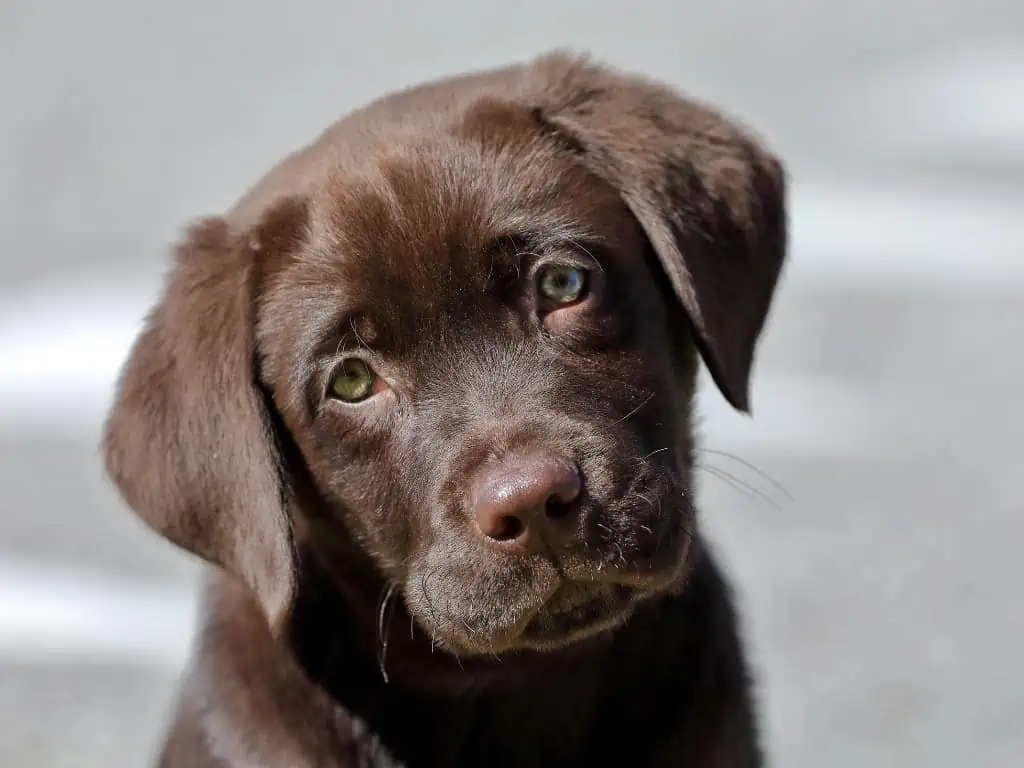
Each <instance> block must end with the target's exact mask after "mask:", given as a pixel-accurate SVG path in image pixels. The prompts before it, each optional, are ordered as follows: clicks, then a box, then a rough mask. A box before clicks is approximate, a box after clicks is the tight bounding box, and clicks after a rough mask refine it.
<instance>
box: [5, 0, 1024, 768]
mask: <svg viewBox="0 0 1024 768" xmlns="http://www.w3.org/2000/svg"><path fill="white" fill-rule="evenodd" d="M560 45H568V46H571V47H575V48H578V49H583V50H589V51H591V52H593V53H594V54H596V55H598V56H600V57H601V58H603V59H606V60H608V61H610V62H612V63H614V64H618V65H621V66H625V67H628V68H630V69H636V70H640V71H643V72H646V73H648V74H650V75H653V76H657V77H661V78H664V79H667V80H669V81H670V82H672V83H674V84H675V85H677V86H679V87H681V88H683V89H685V90H688V91H690V92H692V93H693V94H696V95H698V96H700V97H701V98H703V99H706V100H709V101H712V102H714V103H715V104H717V105H719V106H722V107H724V108H725V109H726V110H727V111H728V112H730V113H731V114H733V115H735V116H737V117H739V118H741V119H742V120H744V121H746V122H747V123H748V124H750V125H752V126H754V127H755V128H756V129H757V130H758V131H760V132H761V133H762V134H763V135H764V136H766V137H767V138H768V139H769V140H770V142H771V143H772V145H773V146H774V147H775V148H776V149H777V150H778V151H779V152H780V153H781V154H782V155H783V156H784V157H785V158H786V159H787V160H788V163H789V166H790V170H791V173H792V178H793V194H792V203H791V205H792V207H791V213H792V227H793V249H792V255H791V261H790V265H789V269H788V272H787V274H786V279H785V283H784V286H783V288H782V290H781V292H780V294H779V298H778V301H777V303H776V307H777V309H776V311H775V313H774V315H773V317H772V321H771V324H770V327H769V329H768V333H767V337H766V339H765V343H764V345H763V347H762V350H761V356H760V362H759V365H758V368H757V377H758V378H757V383H756V386H755V389H754V418H753V419H752V420H749V419H743V418H739V417H737V416H734V415H732V414H731V413H729V412H728V410H727V409H726V408H725V406H724V405H723V403H722V401H721V399H720V398H719V397H718V396H717V395H716V393H715V392H714V391H713V390H711V389H708V390H707V391H706V392H705V397H704V412H705V416H706V420H705V424H704V430H705V445H706V446H708V447H709V448H712V449H716V450H723V451H728V452H730V453H733V454H735V455H736V456H739V457H741V458H742V459H744V460H746V461H749V462H752V463H753V464H754V465H756V466H757V467H758V468H759V469H760V470H762V471H763V472H765V473H768V474H769V475H770V476H771V477H772V478H774V479H775V480H776V481H778V482H779V483H781V484H782V485H784V486H785V488H786V489H787V490H788V491H789V492H790V493H791V494H792V496H793V500H792V501H790V500H788V499H786V498H785V497H784V495H783V494H781V492H779V491H778V490H777V489H775V488H774V487H773V486H772V485H771V483H769V482H768V481H766V480H764V479H763V478H762V477H761V476H760V475H759V474H758V473H757V472H755V471H753V470H751V469H750V468H749V467H747V466H745V465H743V464H740V463H738V462H736V461H734V460H732V459H729V458H727V457H725V456H722V455H717V454H707V455H706V457H705V459H706V462H707V463H708V464H709V465H711V468H710V469H708V470H707V471H706V472H705V473H703V474H702V488H701V493H702V498H703V514H704V518H705V525H706V526H707V529H708V530H709V531H710V533H711V536H712V538H713V539H714V540H715V542H716V543H717V546H718V549H719V550H720V552H721V553H722V556H723V558H724V560H725V562H726V563H727V565H728V567H729V569H730V571H731V573H732V574H733V577H734V579H735V582H736V585H737V588H738V591H739V596H740V600H741V603H742V606H743V610H744V616H745V621H746V627H747V632H748V635H749V638H750V642H751V645H752V652H753V654H754V657H755V661H756V664H757V667H758V669H759V673H760V679H761V684H762V692H761V698H762V700H763V704H764V713H765V729H766V740H767V746H768V748H769V751H770V754H771V756H772V758H773V763H774V764H775V765H778V766H794V767H797V768H799V767H801V766H803V767H806V768H812V767H814V768H820V766H836V767H837V768H840V767H842V768H845V767H846V766H849V767H850V768H854V767H857V768H862V767H863V766H872V767H876V768H882V767H884V766H910V765H915V766H916V765H920V766H930V767H932V768H938V767H940V766H951V767H952V766H967V765H970V766H991V767H992V768H996V767H1004V766H1005V767H1006V768H1010V767H1011V766H1014V767H1015V766H1020V765H1024V659H1022V649H1024V610H1022V600H1021V588H1022V587H1024V560H1022V557H1021V548H1022V545H1024V541H1022V534H1024V515H1022V513H1024V502H1022V501H1021V496H1020V490H1019V487H1020V477H1021V465H1022V462H1024V448H1022V442H1024V417H1022V414H1021V397H1022V395H1024V360H1022V350H1024V344H1022V341H1021V340H1022V338H1024V4H1022V3H1021V2H1020V0H943V1H941V2H940V0H862V2H859V3H852V2H839V1H838V0H813V1H812V0H758V2H752V1H750V2H734V1H732V0H717V2H714V3H711V2H703V3H696V2H690V3H687V2H679V0H657V1H654V0H649V1H648V2H642V3H626V2H619V3H615V2H612V1H611V0H573V1H572V2H565V1H563V2H551V1H550V0H515V1H514V2H496V1H495V0H433V1H431V0H419V1H418V2H414V1H410V2H383V1H378V2H374V3H370V2H360V3H356V2H345V1H341V2H339V1H338V0H321V1H320V2H297V1H294V2H290V3H277V4H272V3H263V4H260V3H254V2H243V0H234V1H228V0H205V2H200V0H181V2H177V3H161V4H157V3H141V2H138V1H137V0H92V1H91V2H73V0H5V2H3V3H2V4H0V96H2V98H0V487H2V489H3V493H2V494H0V765H3V766H5V768H6V767H10V768H50V767H53V768H56V767H58V766H69V767H72V766H73V767H74V768H90V767H91V766H97V767H98V766H103V767H104V768H121V767H122V766H123V767H124V768H129V767H130V766H131V767H135V766H139V765H144V764H145V762H146V758H147V756H149V755H151V754H152V751H153V749H154V748H155V746H156V744H157V740H158V738H159V735H160V729H161V727H162V725H163V722H164V718H165V717H166V713H167V707H168V704H169V697H170V696H171V694H172V691H173V686H174V684H175V680H176V675H177V673H178V670H179V669H180V667H181V664H182V663H183V659H184V658H185V655H186V654H187V651H188V647H189V637H190V634H191V632H192V630H193V627H194V621H193V608H194V592H193V589H194V585H195V578H196V572H197V566H196V564H195V563H194V562H192V561H191V560H189V559H188V558H187V557H185V556H184V555H182V554H179V553H177V552H175V551H174V550H172V549H171V548H170V547H169V546H167V545H164V544H162V543H161V542H159V541H158V540H157V539H156V538H155V537H154V536H151V535H150V534H149V533H148V532H146V531H144V530H143V529H142V527H141V525H139V524H137V523H136V522H135V520H134V519H133V518H132V517H131V516H130V514H129V513H128V512H127V511H126V510H125V509H124V508H123V507H122V506H121V505H120V504H119V503H118V501H117V500H116V498H115V496H114V494H113V493H112V491H111V489H110V488H109V487H108V485H107V484H106V483H105V481H104V480H103V478H102V475H101V471H100V466H99V462H98V458H97V452H96V448H95V444H96V439H97V434H98V429H99V424H100V420H101V418H102V414H103V411H104V408H105V407H106V405H107V403H108V400H109V398H110V396H111V386H112V382H113V379H114V376H115V375H116V372H117V368H118V366H119V364H120V362H121V361H122V359H123V357H124V355H125V352H126V350H127V347H128V344H129V343H130V341H131V339H132V336H133V334H134V332H135V331H136V329H137V328H138V324H139V321H140V319H141V317H142V315H143V314H144V312H145V311H146V309H147V306H148V304H149V302H150V301H151V300H152V299H153V296H154V293H155V291H156V289H157V286H158V284H159V279H160V276H161V274H162V271H163V269H164V266H165V264H166V255H167V251H166V246H167V243H168V242H169V241H170V240H171V239H173V238H174V237H175V236H176V234H177V232H178V231H179V229H180V227H181V225H182V224H183V223H184V222H186V221H187V220H189V219H191V218H193V217H195V216H198V215H201V214H207V213H214V212H218V211H221V210H223V209H224V208H226V207H227V206H229V205H230V204H231V202H232V201H233V199H234V198H235V197H236V196H237V195H239V194H240V193H241V192H242V191H243V190H244V189H245V188H246V187H247V186H248V185H249V184H250V183H252V182H253V181H254V180H255V178H256V177H257V176H259V175H260V174H261V173H262V172H263V171H264V170H266V169H267V168H268V167H269V165H270V164H271V163H273V162H274V161H276V160H277V159H278V158H279V157H280V156H281V155H283V154H284V153H285V152H287V151H290V150H291V149H294V148H296V147H297V146H299V145H300V144H302V143H304V142H305V141H307V140H309V139H310V138H312V137H313V136H314V135H315V134H316V133H318V132H319V131H320V130H321V129H322V128H324V127H325V126H326V125H327V124H328V123H329V122H331V121H332V120H333V119H334V118H336V117H337V116H339V115H340V114H341V113H342V112H344V111H346V110H348V109H350V108H353V107H355V106H357V105H359V104H360V103H362V102H364V101H366V100H368V99H370V98H372V97H374V96H376V95H379V94H381V93H382V92H384V91H387V90H390V89H393V88H396V87H399V86H403V85H407V84H409V83H412V82H415V81H419V80H423V79H427V78H431V77H434V76H436V75H441V74H446V73H453V72H457V71H460V70H465V69H469V68H475V67H482V66H489V65H496V64H502V63H506V62H508V61H511V60H515V59H520V58H524V57H529V56H532V55H534V54H536V53H538V52H541V51H543V50H545V49H547V48H549V47H552V46H560ZM723 470H724V471H725V472H728V473H729V475H731V476H733V477H734V478H735V480H732V479H730V478H729V477H727V476H724V475H722V474H721V472H722V471H723ZM736 481H739V483H741V484H743V485H740V484H737V482H736ZM744 485H749V486H753V487H754V488H755V489H758V490H760V491H761V492H762V493H764V494H766V495H767V496H769V498H770V500H773V501H774V502H777V503H774V504H773V503H769V502H768V501H765V500H763V499H761V500H758V499H757V498H755V496H756V493H751V492H750V491H749V490H747V489H746V488H745V487H744Z"/></svg>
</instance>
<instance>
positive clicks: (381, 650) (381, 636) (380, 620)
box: [377, 584, 396, 684]
mask: <svg viewBox="0 0 1024 768" xmlns="http://www.w3.org/2000/svg"><path fill="white" fill-rule="evenodd" d="M395 590H396V586H395V585H394V584H389V585H388V588H387V590H386V591H385V593H384V599H383V600H381V601H380V610H379V611H378V613H377V645H378V650H377V666H378V667H380V674H381V677H383V678H384V682H385V684H386V683H388V682H389V680H388V673H387V670H386V669H385V663H386V662H387V657H388V641H389V639H390V637H391V619H392V617H393V615H394V601H393V600H392V598H393V597H394V595H395ZM389 609H390V610H389Z"/></svg>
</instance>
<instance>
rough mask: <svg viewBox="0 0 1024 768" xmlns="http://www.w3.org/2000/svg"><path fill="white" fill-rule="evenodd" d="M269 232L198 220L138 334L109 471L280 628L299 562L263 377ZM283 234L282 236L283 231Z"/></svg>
mask: <svg viewBox="0 0 1024 768" xmlns="http://www.w3.org/2000/svg"><path fill="white" fill-rule="evenodd" d="M280 218H281V217H280V216H279V215H278V216H271V217H270V218H269V224H268V223H267V222H266V221H265V222H264V225H265V226H269V227H270V229H271V231H268V232H264V231H263V229H260V228H258V229H257V230H255V231H254V232H247V233H242V234H240V235H235V234H233V233H232V232H231V231H230V230H229V226H228V224H227V222H225V221H224V220H222V219H206V220H204V221H202V222H200V223H198V224H196V225H195V226H193V227H192V228H191V229H190V230H189V231H188V233H187V235H186V236H185V238H184V241H183V242H182V243H181V244H180V245H179V246H178V248H177V250H176V260H175V264H174V266H173V268H172V272H171V275H170V278H169V280H168V282H167V284H166V287H165V290H164V294H163V297H162V299H161V301H160V303H159V304H158V305H157V307H156V309H155V310H154V311H153V312H152V314H151V315H150V317H149V318H148V320H147V324H146V327H145V329H144V331H143V332H142V334H141V335H140V336H139V338H138V339H137V340H136V342H135V346H134V347H133V349H132V351H131V354H130V356H129V359H128V361H127V363H126V365H125V368H124V370H123V372H122V374H121V380H120V384H119V387H118V392H117V396H116V398H115V401H114V404H113V407H112V409H111V412H110V414H109V416H108V420H107V424H106V429H105V434H104V439H103V451H104V455H105V460H106V467H107V471H108V473H109V474H110V476H111V478H112V479H113V481H114V482H115V484H116V485H117V487H118V488H119V490H120V491H121V494H122V496H123V497H124V499H125V500H126V501H127V503H128V504H129V505H130V506H131V507H132V508H133V509H134V510H135V512H136V513H137V514H138V515H139V516H140V517H141V518H142V519H143V520H144V521H145V522H146V523H147V524H148V525H149V526H151V527H152V528H153V529H155V530H156V531H157V532H159V533H160V534H162V535H163V536H164V537H166V538H167V539H169V540H170V541H172V542H174V543H175V544H177V545H178V546H180V547H182V548H184V549H186V550H189V551H190V552H193V553H194V554H197V555H199V556H200V557H202V558H204V559H206V560H208V561H210V562H212V563H215V564H217V565H219V566H221V567H222V568H224V569H225V570H227V571H228V572H230V573H232V574H234V575H235V576H237V577H239V578H240V579H242V580H243V581H244V582H245V583H246V584H247V585H248V586H249V588H251V589H252V590H253V591H254V593H255V594H256V596H257V598H258V599H259V601H260V603H261V604H262V606H263V608H264V610H265V611H266V614H267V617H268V619H269V621H270V624H271V627H272V628H274V629H275V630H276V629H279V628H280V625H281V623H282V622H283V621H284V619H285V618H286V616H287V613H288V610H289V608H290V604H291V598H292V593H293V590H294V584H295V576H294V572H293V571H294V561H293V556H292V542H291V534H290V525H289V519H288V516H287V514H286V509H285V504H286V502H285V488H284V487H283V485H282V480H281V471H280V467H279V462H278V455H277V449H276V446H275V438H274V434H273V432H272V427H271V421H270V414H269V411H268V408H267V407H266V404H265V402H264V397H265V395H264V394H263V392H262V391H261V389H260V387H259V386H258V384H257V380H256V359H255V350H254V332H255V331H254V321H255V318H254V315H255V310H254V308H255V298H256V297H255V296H254V293H255V292H256V290H257V285H256V284H257V281H258V280H259V272H258V270H259V266H260V265H259V262H258V261H257V258H262V257H263V256H264V253H263V252H264V251H265V246H264V243H265V242H267V241H269V242H275V235H279V234H280V232H279V229H280V227H281V225H282V222H281V220H280ZM279 239H280V238H279V237H278V238H277V240H279Z"/></svg>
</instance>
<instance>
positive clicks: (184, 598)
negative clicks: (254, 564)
mask: <svg viewBox="0 0 1024 768" xmlns="http://www.w3.org/2000/svg"><path fill="white" fill-rule="evenodd" d="M197 605H198V602H197V591H196V590H195V589H193V588H188V587H184V586H179V587H173V586H161V585H149V586H146V585H141V584H138V583H133V582H130V581H128V580H126V579H123V578H115V577H112V576H107V575H102V574H99V573H93V572H89V571H83V570H79V569H75V570H71V569H67V568H64V567H60V566H57V565H54V564H47V565H45V566H44V565H43V564H42V563H40V562H36V561H28V560H24V559H21V558H12V557H11V556H10V555H6V554H4V555H0V662H3V663H15V664H35V663H46V662H51V661H54V660H60V661H61V662H74V663H80V664H81V663H85V664H97V663H101V664H102V663H116V664H125V663H138V664H145V665H153V664H156V665H160V666H169V667H178V666H180V665H181V664H182V663H183V662H184V660H185V658H186V657H187V655H188V650H189V647H190V644H191V642H192V637H193V634H194V632H195V629H196V624H197V622H196V618H197Z"/></svg>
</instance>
